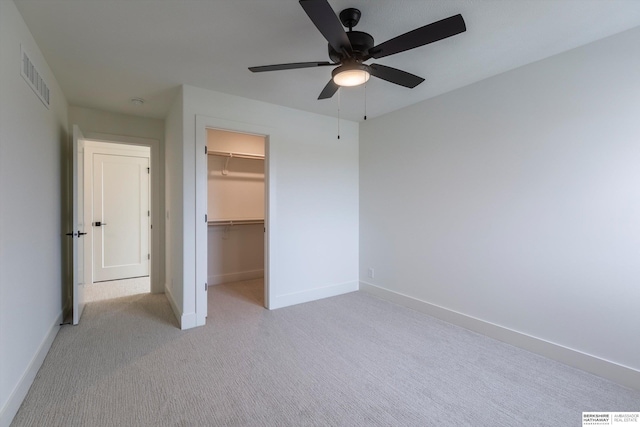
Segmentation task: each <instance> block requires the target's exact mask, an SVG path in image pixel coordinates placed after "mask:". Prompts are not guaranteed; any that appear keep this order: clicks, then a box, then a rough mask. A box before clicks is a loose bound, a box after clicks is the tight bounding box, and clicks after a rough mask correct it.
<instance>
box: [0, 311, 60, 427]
mask: <svg viewBox="0 0 640 427" xmlns="http://www.w3.org/2000/svg"><path fill="white" fill-rule="evenodd" d="M60 323H62V311H61V312H60V313H59V314H58V316H56V318H55V319H54V320H53V324H52V325H51V328H50V329H49V332H47V335H45V337H44V339H43V340H42V342H41V343H40V346H39V347H38V351H37V352H36V354H34V356H33V358H32V359H31V362H29V365H28V366H27V369H26V370H25V371H24V373H23V374H22V377H21V378H20V381H18V384H17V385H16V387H15V388H14V389H13V391H12V392H11V395H10V396H9V399H7V402H6V403H5V404H4V406H3V407H2V409H1V410H0V427H9V425H10V424H11V421H12V420H13V417H15V416H16V414H17V413H18V409H20V405H21V404H22V401H23V400H24V398H25V397H26V395H27V393H28V392H29V388H31V384H33V380H34V379H35V377H36V374H37V373H38V370H39V369H40V367H41V366H42V362H44V358H45V357H46V356H47V353H48V352H49V349H50V348H51V344H52V343H53V340H54V339H55V337H56V335H57V334H58V331H59V330H60Z"/></svg>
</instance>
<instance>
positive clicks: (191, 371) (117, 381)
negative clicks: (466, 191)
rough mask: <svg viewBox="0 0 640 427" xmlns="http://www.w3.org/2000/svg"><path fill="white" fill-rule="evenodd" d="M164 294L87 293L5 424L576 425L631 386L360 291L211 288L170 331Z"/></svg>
mask: <svg viewBox="0 0 640 427" xmlns="http://www.w3.org/2000/svg"><path fill="white" fill-rule="evenodd" d="M177 326H178V325H177V323H176V321H175V319H174V316H173V314H172V312H171V308H170V307H169V304H168V302H167V300H166V299H165V297H164V296H163V295H152V294H142V295H133V296H127V297H123V298H118V299H115V300H105V301H99V302H93V303H90V304H88V305H87V307H86V308H85V313H84V315H83V317H82V319H81V323H80V325H78V326H66V327H64V328H63V329H62V330H61V331H60V333H59V334H58V336H57V338H56V340H55V341H54V343H53V346H52V348H51V350H50V352H49V355H48V356H47V358H46V360H45V362H44V364H43V366H42V369H41V370H40V372H39V373H38V375H37V377H36V380H35V382H34V384H33V386H32V387H31V390H30V391H29V394H28V395H27V397H26V399H25V401H24V403H23V405H22V407H21V408H20V411H19V412H18V414H17V416H16V417H15V419H14V422H13V424H12V425H13V426H492V427H495V426H537V427H540V426H553V427H558V426H562V427H566V426H581V425H582V424H581V413H582V411H638V410H640V392H638V391H633V390H630V389H627V388H624V387H622V386H619V385H617V384H614V383H612V382H610V381H607V380H604V379H601V378H598V377H595V376H593V375H590V374H587V373H585V372H582V371H578V370H576V369H573V368H570V367H567V366H565V365H562V364H560V363H557V362H554V361H552V360H549V359H545V358H543V357H540V356H537V355H534V354H532V353H528V352H526V351H523V350H520V349H518V348H515V347H512V346H509V345H507V344H504V343H501V342H498V341H495V340H492V339H490V338H487V337H484V336H481V335H478V334H475V333H473V332H469V331H467V330H465V329H461V328H459V327H456V326H453V325H450V324H447V323H444V322H442V321H439V320H436V319H433V318H430V317H427V316H425V315H423V314H421V313H417V312H414V311H412V310H409V309H405V308H403V307H399V306H397V305H394V304H391V303H388V302H386V301H382V300H379V299H377V298H375V297H372V296H370V295H368V294H365V293H362V292H355V293H351V294H347V295H343V296H338V297H334V298H329V299H325V300H321V301H316V302H312V303H307V304H301V305H298V306H294V307H289V308H283V309H280V310H274V311H268V310H265V309H264V308H263V307H262V283H261V281H259V280H258V281H251V282H241V283H236V284H227V285H218V286H214V287H211V288H209V317H208V319H207V325H206V326H204V327H201V328H196V329H192V330H189V331H180V330H179V329H178V328H177Z"/></svg>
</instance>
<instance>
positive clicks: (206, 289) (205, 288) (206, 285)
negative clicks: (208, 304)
mask: <svg viewBox="0 0 640 427" xmlns="http://www.w3.org/2000/svg"><path fill="white" fill-rule="evenodd" d="M208 290H209V284H208V283H205V284H204V291H205V292H207V291H208Z"/></svg>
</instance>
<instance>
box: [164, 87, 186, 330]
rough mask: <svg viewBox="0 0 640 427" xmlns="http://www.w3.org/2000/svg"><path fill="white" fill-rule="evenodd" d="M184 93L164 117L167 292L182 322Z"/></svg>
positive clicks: (174, 310)
mask: <svg viewBox="0 0 640 427" xmlns="http://www.w3.org/2000/svg"><path fill="white" fill-rule="evenodd" d="M182 110H183V94H182V89H180V90H179V91H178V94H177V95H176V99H175V100H174V102H173V105H172V107H171V110H170V111H169V114H168V115H167V117H166V119H165V193H164V194H165V210H166V212H165V261H166V262H165V281H166V283H165V294H166V295H167V298H168V299H169V302H170V303H171V307H172V308H173V312H174V313H175V315H176V317H177V318H178V321H179V322H180V324H181V325H182V324H183V323H185V322H184V319H182V316H183V313H184V311H183V292H184V291H183V290H184V284H183V268H184V267H183V266H184V259H183V252H184V250H183V248H184V243H183V240H184V233H183V230H184V227H183V224H182V222H183V217H184V209H183V201H182V199H183V194H184V189H183V187H182V186H183V176H182V175H183V167H182V159H183V152H182V146H183V142H182V139H183V135H182V134H183V128H184V125H183V122H184V119H183V117H184V116H183V112H182Z"/></svg>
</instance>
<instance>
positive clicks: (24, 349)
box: [0, 0, 68, 426]
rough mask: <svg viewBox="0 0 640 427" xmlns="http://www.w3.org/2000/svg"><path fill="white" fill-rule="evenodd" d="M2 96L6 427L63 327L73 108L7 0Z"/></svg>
mask: <svg viewBox="0 0 640 427" xmlns="http://www.w3.org/2000/svg"><path fill="white" fill-rule="evenodd" d="M21 44H22V45H23V46H24V47H25V49H26V51H27V52H28V54H29V55H30V57H31V60H32V62H33V63H34V64H35V65H36V67H37V69H38V71H39V72H40V74H41V75H42V77H43V78H44V80H45V82H46V84H47V85H48V86H49V89H50V91H51V93H50V95H51V96H50V99H51V105H50V107H49V109H47V108H46V107H45V106H44V104H43V103H42V102H41V101H40V99H38V98H37V97H36V95H35V93H34V92H33V91H32V90H31V88H30V87H29V86H28V85H27V83H26V82H25V81H24V79H23V78H22V77H21V75H20V67H21V59H22V58H21V54H20V45H21ZM0 94H2V95H1V96H0V349H2V350H1V351H0V426H7V425H9V423H10V422H11V419H12V418H13V416H14V415H15V413H16V412H17V410H18V407H19V405H20V403H21V402H22V399H23V398H24V396H25V395H26V393H27V391H28V389H29V386H30V385H31V383H32V381H33V378H34V377H35V374H36V372H37V370H38V369H39V367H40V365H41V363H42V360H43V359H44V356H45V355H46V353H47V351H48V349H49V346H50V345H51V341H52V340H53V338H54V337H55V334H56V333H57V331H58V325H59V323H60V321H61V314H62V306H63V303H64V301H63V299H62V294H63V289H62V288H63V285H62V283H63V275H64V274H65V272H64V271H63V269H62V264H63V259H62V253H63V248H64V244H65V243H67V238H66V237H63V233H64V232H65V230H64V224H63V221H64V217H63V214H64V212H63V208H64V206H65V205H64V204H63V202H62V201H63V200H65V196H66V194H65V186H66V184H67V182H66V176H65V174H64V171H65V169H64V164H65V163H64V162H65V160H66V156H67V154H68V151H67V150H68V133H67V101H66V99H65V97H64V95H63V93H62V91H61V90H60V87H59V86H58V83H57V81H56V79H55V77H54V76H53V74H52V73H51V70H50V69H49V67H48V65H47V63H46V62H45V60H44V58H43V56H42V54H41V52H40V50H39V49H38V46H37V45H36V43H35V41H34V40H33V38H32V36H31V33H30V32H29V30H28V29H27V27H26V25H25V23H24V21H23V19H22V17H21V16H20V13H19V12H18V10H17V9H16V7H15V5H14V4H13V2H11V1H4V0H3V1H0ZM34 267H35V268H34Z"/></svg>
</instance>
